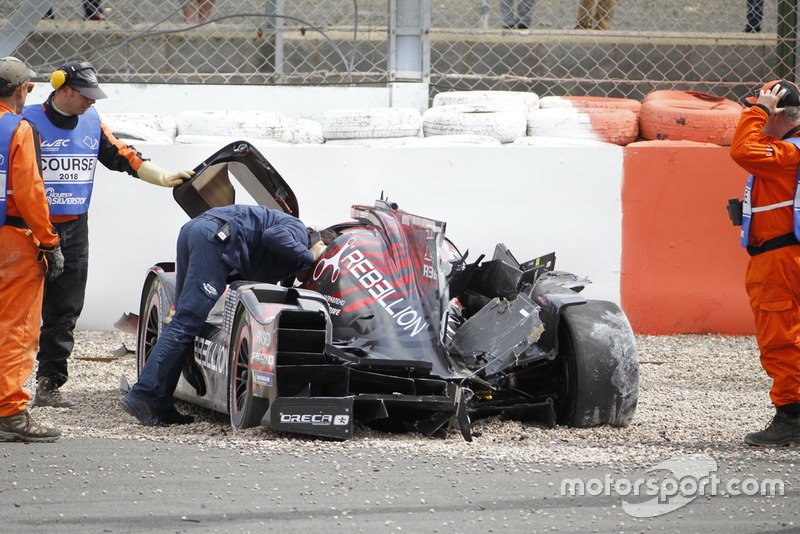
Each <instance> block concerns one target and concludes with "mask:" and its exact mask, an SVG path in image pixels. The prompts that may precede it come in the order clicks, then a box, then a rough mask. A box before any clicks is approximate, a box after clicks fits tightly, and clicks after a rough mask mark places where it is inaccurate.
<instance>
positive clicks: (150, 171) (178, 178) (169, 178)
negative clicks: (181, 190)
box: [137, 161, 194, 187]
mask: <svg viewBox="0 0 800 534" xmlns="http://www.w3.org/2000/svg"><path fill="white" fill-rule="evenodd" d="M137 174H138V176H139V178H141V179H142V180H144V181H145V182H149V183H151V184H153V185H160V186H161V187H175V186H176V185H181V184H182V183H183V182H184V181H186V180H188V179H189V178H191V177H192V176H194V171H181V172H179V173H177V174H173V173H171V172H169V171H168V170H166V169H162V168H161V167H159V166H158V165H156V164H155V163H153V162H152V161H145V162H143V163H142V166H141V167H139V171H138V172H137Z"/></svg>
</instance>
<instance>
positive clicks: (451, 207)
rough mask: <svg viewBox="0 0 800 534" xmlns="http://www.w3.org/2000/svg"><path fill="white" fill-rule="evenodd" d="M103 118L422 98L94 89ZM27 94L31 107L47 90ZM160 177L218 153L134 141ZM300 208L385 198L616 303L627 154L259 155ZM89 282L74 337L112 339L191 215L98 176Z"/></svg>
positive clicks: (354, 150)
mask: <svg viewBox="0 0 800 534" xmlns="http://www.w3.org/2000/svg"><path fill="white" fill-rule="evenodd" d="M102 87H103V89H104V90H105V92H106V93H107V94H108V95H109V98H107V99H104V100H100V101H98V102H97V104H96V107H97V109H98V111H100V113H101V115H102V114H103V113H112V112H148V113H170V114H176V113H178V112H180V111H184V110H202V109H231V110H256V109H257V110H263V111H278V112H281V113H284V114H285V115H287V116H291V117H304V118H311V119H319V118H320V116H321V114H322V112H323V111H324V110H326V109H331V108H361V107H382V106H390V105H391V106H411V107H417V108H418V109H420V111H422V110H424V109H425V108H427V87H426V86H424V85H423V84H402V85H399V86H398V87H392V88H376V87H336V88H319V87H285V86H284V87H280V86H279V87H276V86H233V85H226V86H219V85H175V86H168V85H124V84H102ZM50 90H51V89H50V88H49V87H48V85H47V84H45V83H39V84H37V85H36V88H35V90H34V92H33V93H32V94H31V95H30V97H29V99H28V103H36V102H41V101H42V100H44V99H45V98H46V97H47V95H48V94H49V92H50ZM137 148H139V150H140V151H142V153H143V154H144V155H145V156H146V157H150V158H152V159H153V161H154V162H156V163H157V164H159V165H161V166H162V167H165V168H168V169H171V170H180V169H190V168H193V167H195V166H196V165H198V164H199V163H200V162H202V161H203V160H204V159H205V158H206V157H208V156H210V155H211V154H212V153H213V152H214V151H215V150H217V149H218V148H220V146H197V145H170V146H156V145H146V144H144V143H139V144H137ZM261 151H262V152H263V153H264V155H265V156H266V157H267V158H268V159H269V160H270V161H271V162H272V163H273V165H274V166H275V168H277V169H278V171H279V172H280V173H281V174H282V175H283V176H284V178H285V179H286V181H287V182H288V183H289V185H290V186H291V187H292V189H293V190H294V192H295V193H296V194H297V197H298V199H299V201H300V215H301V218H302V219H303V221H304V222H305V223H306V224H309V225H318V226H327V225H330V224H333V223H336V222H340V221H346V220H349V218H350V206H351V205H352V204H356V203H358V204H372V203H373V202H374V201H375V199H377V198H379V197H380V196H381V193H384V194H385V195H387V196H388V198H389V199H390V200H392V201H394V202H396V203H398V205H399V207H400V208H401V209H403V210H405V211H409V212H411V213H417V214H419V215H424V216H427V217H431V218H436V219H439V220H443V221H446V222H447V224H448V226H447V235H448V236H449V237H450V238H451V239H452V240H453V241H454V242H455V243H456V245H457V246H458V247H459V248H460V249H461V250H462V252H463V251H465V250H466V249H469V251H470V258H471V259H472V260H474V259H476V258H477V257H478V255H479V254H486V255H487V256H489V257H491V254H492V252H493V250H494V245H495V244H496V243H497V242H503V243H505V244H506V245H507V246H508V247H509V248H510V249H511V251H512V252H513V253H514V255H515V256H516V257H517V259H519V260H520V261H525V260H528V259H532V258H534V257H536V256H539V255H541V254H546V253H548V252H552V251H555V252H556V255H557V262H556V267H557V268H559V269H562V270H566V271H571V272H574V273H576V274H578V275H581V276H588V277H589V278H590V279H591V280H592V281H593V284H592V285H591V286H589V288H588V289H587V290H586V294H587V296H590V297H591V298H602V299H608V300H612V301H614V302H617V303H619V298H620V297H619V295H620V258H621V229H620V225H621V221H622V212H621V195H620V191H621V181H622V148H620V147H615V146H603V147H580V148H577V147H564V148H550V147H488V146H470V147H453V148H432V147H430V148H410V147H407V148H403V147H397V148H360V147H343V146H337V147H332V146H324V145H319V146H268V147H263V148H262V150H261ZM89 220H90V223H89V224H90V240H91V243H90V271H89V284H88V288H87V295H86V306H85V308H84V312H83V315H82V317H81V319H80V321H79V322H78V328H79V329H84V330H86V329H92V330H113V329H114V327H113V323H114V322H115V321H116V320H117V319H118V318H119V317H120V316H121V315H122V314H123V313H125V312H136V310H137V309H138V302H139V296H140V295H139V294H140V291H141V285H142V282H143V279H144V275H145V273H146V270H147V268H148V267H150V266H151V265H153V264H154V263H156V262H159V261H174V257H175V239H176V237H177V234H178V230H179V229H180V227H181V225H182V224H183V223H184V222H186V220H187V217H186V215H185V214H184V213H183V211H182V210H181V209H180V207H179V206H178V205H177V204H176V203H175V201H174V200H173V198H172V194H171V191H170V190H167V189H162V188H158V187H154V186H152V185H149V184H146V183H144V182H141V181H140V180H137V179H134V178H131V177H129V176H128V175H125V174H120V173H115V172H110V171H108V170H106V169H105V168H103V167H102V166H101V167H100V169H99V170H98V173H97V177H96V183H95V192H94V195H93V198H92V203H91V207H90V211H89Z"/></svg>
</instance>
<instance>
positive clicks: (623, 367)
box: [556, 300, 639, 428]
mask: <svg viewBox="0 0 800 534" xmlns="http://www.w3.org/2000/svg"><path fill="white" fill-rule="evenodd" d="M558 343H559V350H558V356H557V358H558V359H559V360H560V363H561V368H562V369H563V372H564V377H563V378H564V380H563V387H562V391H561V392H560V395H559V400H558V402H557V403H556V420H557V422H558V423H559V424H562V425H568V426H572V427H580V428H586V427H592V426H597V425H604V424H608V425H612V426H619V427H624V426H628V425H629V424H630V422H631V420H632V419H633V415H634V413H635V411H636V404H637V401H638V398H639V358H638V355H637V351H636V340H635V338H634V335H633V331H632V330H631V326H630V323H629V322H628V319H627V317H625V314H624V313H623V311H622V310H621V309H620V308H619V306H617V305H616V304H614V303H613V302H608V301H603V300H590V301H587V302H586V303H584V304H576V305H571V306H567V307H566V308H564V310H563V311H562V313H561V320H560V321H559V326H558Z"/></svg>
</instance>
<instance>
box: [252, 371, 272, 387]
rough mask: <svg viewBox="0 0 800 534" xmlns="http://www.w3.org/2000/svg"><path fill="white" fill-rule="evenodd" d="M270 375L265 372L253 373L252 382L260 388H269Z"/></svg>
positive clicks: (270, 383)
mask: <svg viewBox="0 0 800 534" xmlns="http://www.w3.org/2000/svg"><path fill="white" fill-rule="evenodd" d="M272 377H273V374H272V373H267V372H265V371H254V372H253V382H255V383H256V384H258V385H260V386H270V387H272Z"/></svg>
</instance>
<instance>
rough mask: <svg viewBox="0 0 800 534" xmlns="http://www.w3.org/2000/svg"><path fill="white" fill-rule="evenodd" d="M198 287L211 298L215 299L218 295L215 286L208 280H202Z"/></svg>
mask: <svg viewBox="0 0 800 534" xmlns="http://www.w3.org/2000/svg"><path fill="white" fill-rule="evenodd" d="M200 287H201V288H202V290H203V291H204V292H205V294H206V295H208V296H209V297H211V298H214V299H216V298H217V297H218V296H219V293H217V288H215V287H214V286H212V285H211V284H209V283H208V282H203V283H202V284H200Z"/></svg>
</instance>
